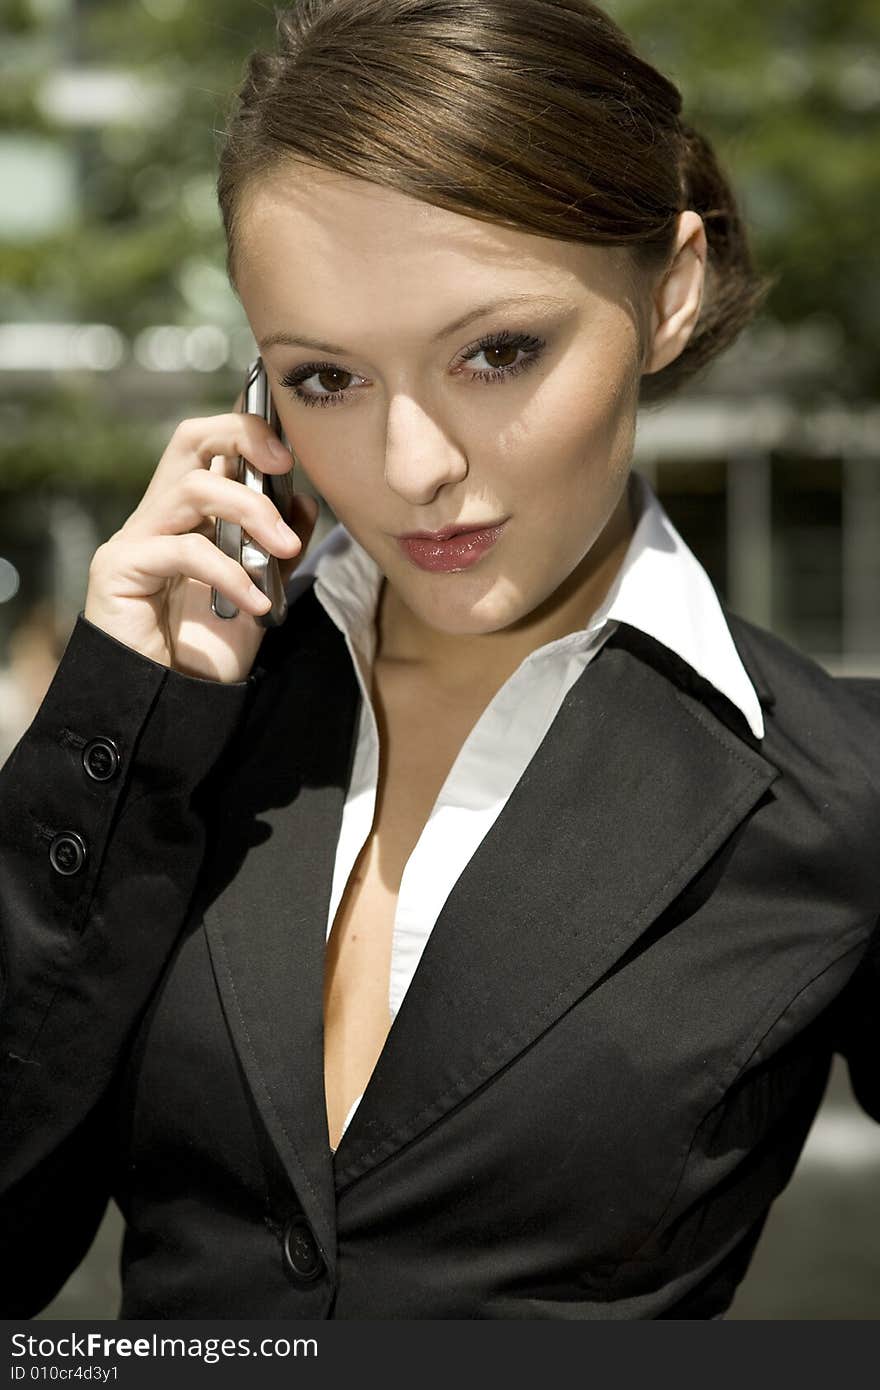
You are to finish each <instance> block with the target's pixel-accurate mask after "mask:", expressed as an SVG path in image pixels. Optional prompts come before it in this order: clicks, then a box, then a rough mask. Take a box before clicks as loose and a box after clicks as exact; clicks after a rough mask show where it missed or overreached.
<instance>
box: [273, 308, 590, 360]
mask: <svg viewBox="0 0 880 1390" xmlns="http://www.w3.org/2000/svg"><path fill="white" fill-rule="evenodd" d="M512 304H547V305H550V306H556V307H559V306H564V305H567V304H568V300H566V299H560V298H558V296H556V295H546V294H512V295H507V296H506V297H505V298H504V299H491V300H488V301H487V302H486V303H484V304H478V305H477V306H476V308H475V309H469V310H468V312H467V313H466V314H462V316H461V318H458V319H456V320H455V321H454V322H453V323H448V324H447V325H446V327H445V328H441V329H440V332H439V333H435V334H434V337H433V338H432V339H431V341H432V342H434V343H439V342H441V341H442V340H443V339H444V338H448V337H449V335H450V334H451V333H456V332H458V330H459V329H461V328H466V327H467V325H468V324H469V323H473V321H474V319H481V318H483V317H484V316H485V315H486V314H491V313H492V312H493V311H494V310H495V309H503V308H507V307H509V306H510V305H512ZM276 344H283V345H284V346H285V347H305V348H311V349H312V350H313V351H315V352H332V353H333V354H334V355H335V356H337V357H344V356H345V355H346V354H347V353H349V352H351V348H345V347H339V345H338V344H336V343H324V342H321V341H319V340H318V339H317V338H300V337H298V336H297V335H295V334H293V333H285V332H279V333H270V334H269V335H268V336H267V337H265V338H262V339H261V340H260V343H259V348H260V352H266V351H268V349H269V348H270V347H275V346H276Z"/></svg>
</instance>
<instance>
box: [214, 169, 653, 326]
mask: <svg viewBox="0 0 880 1390" xmlns="http://www.w3.org/2000/svg"><path fill="white" fill-rule="evenodd" d="M628 262H629V258H628V257H627V256H626V255H625V253H624V249H623V248H619V247H607V246H595V245H586V244H583V243H579V242H570V241H562V240H559V239H556V238H550V237H544V236H538V235H535V234H533V233H531V232H526V231H523V230H521V229H520V228H513V227H505V226H499V225H497V224H495V223H491V222H484V221H481V220H480V219H478V218H475V217H469V216H465V215H463V214H461V213H457V212H452V211H450V210H449V209H447V208H441V207H436V206H434V205H433V204H429V203H425V202H422V201H420V200H419V199H416V198H412V197H409V196H407V195H406V194H404V193H400V192H398V191H397V190H396V189H393V188H386V187H383V186H380V185H378V184H374V183H369V182H368V181H366V180H364V179H357V178H352V177H351V176H349V175H346V174H339V173H334V172H333V171H331V170H321V169H313V168H308V167H305V166H302V165H293V164H291V165H290V166H289V167H286V168H281V169H278V170H276V171H275V172H274V173H272V174H271V175H269V176H267V177H265V178H263V179H262V180H261V181H260V182H259V183H255V184H253V185H252V186H250V187H249V188H248V189H246V191H245V193H244V195H243V198H242V203H241V209H240V214H239V220H238V234H237V245H236V279H237V282H238V285H239V288H240V290H241V293H242V295H243V297H244V296H245V295H246V294H247V292H248V290H249V289H250V290H251V291H252V292H255V293H258V294H261V293H265V292H266V291H267V288H268V286H269V285H275V286H276V288H277V286H278V284H279V282H280V281H281V280H283V281H284V282H285V283H286V285H287V286H289V287H290V288H291V289H294V288H295V290H296V293H297V297H300V296H303V295H304V296H306V297H308V298H312V297H314V296H315V295H316V294H319V293H322V292H326V290H327V289H328V287H329V286H330V285H334V286H336V287H338V286H339V285H343V286H345V287H346V288H347V289H350V290H352V291H357V292H362V291H365V290H366V289H368V288H369V287H370V286H372V287H375V288H378V289H380V290H381V291H382V292H383V293H385V294H389V293H390V292H391V291H392V290H393V291H394V292H395V294H396V295H397V296H401V295H405V294H413V293H415V294H418V295H419V296H420V297H421V296H426V297H439V298H442V299H445V298H446V297H447V296H448V294H449V292H450V291H451V290H455V291H456V294H457V295H464V296H465V297H469V296H473V295H479V296H480V297H482V298H486V297H488V295H487V290H488V291H489V293H492V292H494V291H496V290H497V291H498V292H499V293H502V292H504V291H505V290H512V291H517V290H523V289H528V290H534V291H536V292H539V291H540V292H546V293H553V294H560V295H567V296H568V297H569V298H571V299H573V300H574V299H583V298H584V297H588V296H589V295H590V294H598V295H601V296H602V297H607V296H609V295H611V296H613V297H617V295H618V294H619V293H620V290H621V287H622V284H623V283H624V282H626V281H627V280H628V271H629V264H628Z"/></svg>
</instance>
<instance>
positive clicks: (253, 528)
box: [83, 395, 318, 683]
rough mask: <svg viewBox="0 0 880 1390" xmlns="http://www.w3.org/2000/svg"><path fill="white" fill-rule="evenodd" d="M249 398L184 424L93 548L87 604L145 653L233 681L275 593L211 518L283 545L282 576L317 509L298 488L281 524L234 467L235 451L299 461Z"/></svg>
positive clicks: (263, 461) (268, 464) (272, 467)
mask: <svg viewBox="0 0 880 1390" xmlns="http://www.w3.org/2000/svg"><path fill="white" fill-rule="evenodd" d="M242 402H243V396H241V395H240V396H239V398H238V401H237V402H236V406H235V412H234V413H231V414H228V415H211V416H206V417H204V418H199V419H191V420H183V421H182V422H181V423H180V424H179V425H178V426H177V429H176V430H175V431H174V434H173V435H172V436H171V440H170V442H169V444H168V447H167V449H166V450H165V452H164V454H163V455H162V457H161V459H160V460H159V463H158V466H157V468H156V471H155V473H154V474H153V476H152V478H151V480H150V483H149V486H148V487H147V490H146V492H145V493H144V495H143V497H142V498H141V501H140V503H139V504H138V506H137V508H136V509H135V510H134V511H133V512H132V514H131V516H130V517H129V518H128V520H127V521H126V522H125V523H124V525H123V526H122V527H121V528H120V529H119V530H118V531H116V532H115V533H114V534H113V535H112V536H111V537H110V538H109V540H107V541H105V542H104V543H103V545H100V546H98V549H97V550H96V551H95V554H94V555H93V557H92V562H91V565H90V566H89V582H88V589H87V592H86V602H85V607H84V609H83V613H84V616H85V617H86V618H87V619H88V620H89V622H91V623H94V624H95V626H96V627H100V628H102V629H103V630H104V631H105V632H107V633H109V634H110V636H111V637H115V638H116V639H117V640H118V641H120V642H123V643H125V645H126V646H128V647H132V648H133V649H134V650H135V651H138V652H140V653H141V654H142V655H143V656H147V657H150V658H151V660H153V661H158V662H161V664H162V665H163V666H168V667H169V668H171V669H173V670H175V671H181V672H182V673H183V674H184V675H190V676H202V677H204V678H206V679H208V680H216V681H222V682H227V683H228V682H233V681H243V680H246V679H247V677H248V675H249V674H250V671H251V668H252V666H253V663H254V658H255V657H256V655H257V652H258V650H259V647H260V643H261V642H262V640H263V637H264V636H265V633H266V632H267V630H268V629H267V628H265V627H264V626H263V625H262V623H258V622H257V621H256V617H255V615H256V614H258V613H265V612H267V611H268V609H269V607H270V604H269V599H268V598H267V597H266V595H265V594H263V593H262V592H261V591H260V590H259V589H258V588H256V586H255V585H253V584H252V583H251V580H250V578H249V577H248V575H247V573H246V571H245V570H244V568H243V567H242V566H241V565H240V564H239V563H238V561H237V560H234V559H232V558H231V557H230V556H228V555H224V554H223V552H222V551H221V550H219V549H218V547H217V546H216V545H215V544H214V540H213V537H214V524H215V519H216V518H217V517H218V516H220V517H223V518H224V519H225V520H227V521H232V522H238V523H239V524H240V525H241V526H242V528H243V529H244V530H245V531H247V533H248V534H249V535H250V536H252V537H253V538H254V540H255V541H256V542H257V543H258V544H259V545H261V546H262V547H263V548H264V549H265V550H267V551H269V552H270V553H271V554H273V555H275V556H276V557H277V558H278V561H279V569H280V572H281V579H282V582H283V583H286V582H287V580H288V579H289V578H290V575H291V574H292V573H293V571H294V570H295V568H296V566H297V564H298V563H299V560H300V558H301V556H302V554H303V552H304V551H305V549H306V547H307V546H308V543H309V541H310V539H311V536H312V532H313V531H314V527H315V522H316V520H317V516H318V505H317V502H316V501H315V499H314V498H313V497H311V496H310V495H308V494H305V493H296V494H294V499H293V504H292V509H291V515H290V517H289V518H288V520H289V521H290V522H291V523H292V526H293V530H287V532H286V534H285V535H282V534H280V533H279V531H278V530H277V525H278V522H279V521H281V520H282V518H281V517H280V515H279V512H278V509H277V508H276V506H275V504H274V502H272V500H271V499H270V498H269V497H266V496H264V495H261V494H259V493H256V492H254V490H253V489H252V488H249V487H247V486H246V484H244V483H240V482H238V481H237V480H236V478H235V477H234V476H232V475H233V473H234V470H235V465H236V461H237V459H238V455H239V454H241V455H243V457H244V458H246V459H247V460H248V461H249V462H250V463H252V464H253V465H254V467H256V468H259V469H260V471H261V472H262V473H285V472H287V470H288V469H289V468H291V467H292V466H293V458H292V455H291V454H290V453H289V452H288V450H287V449H286V448H285V447H284V445H283V444H282V443H281V442H280V441H279V440H278V439H277V437H276V436H275V434H274V433H273V431H272V429H271V428H270V426H269V425H268V424H267V423H266V421H265V420H263V419H262V418H261V417H260V416H259V415H251V414H243V413H241V405H242ZM276 445H277V449H276V448H275V446H276ZM212 588H216V589H217V590H218V592H219V593H221V594H223V595H224V596H225V597H226V598H228V599H230V600H231V602H232V603H234V604H235V605H236V606H237V608H238V610H239V612H238V615H237V616H236V617H235V618H218V617H217V616H216V614H215V613H214V612H213V611H212V609H211V589H212Z"/></svg>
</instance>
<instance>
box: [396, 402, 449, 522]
mask: <svg viewBox="0 0 880 1390" xmlns="http://www.w3.org/2000/svg"><path fill="white" fill-rule="evenodd" d="M467 471H468V464H467V456H466V455H465V453H464V451H463V450H462V448H461V447H460V446H459V445H458V444H457V443H456V442H455V441H454V440H453V439H452V438H450V436H449V434H448V433H447V431H446V430H445V429H444V427H443V425H442V424H441V423H440V422H439V421H437V420H435V419H433V418H432V416H431V415H430V413H429V412H428V411H427V410H425V409H423V407H422V406H420V405H419V404H418V402H417V401H415V400H413V399H412V397H409V396H403V395H398V396H396V397H395V398H394V400H393V401H392V402H391V407H390V409H389V411H388V425H387V431H386V440H385V481H386V483H387V484H388V486H389V487H390V488H391V489H393V491H394V492H396V493H399V495H400V496H401V497H403V498H405V499H406V501H407V502H412V503H413V504H414V505H416V506H419V505H423V504H425V503H427V502H430V501H431V500H432V499H433V498H434V496H435V495H436V493H437V492H438V491H439V490H440V488H441V487H443V486H444V485H445V484H447V483H457V482H460V481H461V480H462V478H466V477H467Z"/></svg>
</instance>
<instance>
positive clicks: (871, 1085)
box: [835, 922, 880, 1123]
mask: <svg viewBox="0 0 880 1390" xmlns="http://www.w3.org/2000/svg"><path fill="white" fill-rule="evenodd" d="M839 1005H840V1007H839V1008H838V1010H837V1020H838V1021H837V1030H836V1035H835V1050H836V1051H837V1052H839V1053H840V1054H841V1055H842V1056H843V1057H844V1058H845V1059H846V1063H847V1067H848V1068H849V1079H850V1084H851V1085H852V1089H853V1095H854V1096H855V1098H856V1100H857V1101H858V1103H859V1105H861V1107H862V1109H863V1110H865V1111H866V1113H867V1114H868V1115H870V1116H871V1118H872V1119H874V1120H877V1122H878V1123H880V922H878V924H877V926H876V927H875V928H874V933H873V936H872V938H871V942H870V945H869V947H868V950H867V952H866V953H865V956H864V958H863V960H862V962H861V964H860V965H859V967H858V969H857V971H856V973H855V975H854V977H853V979H852V980H851V981H850V982H849V984H848V985H847V987H846V990H845V991H844V993H843V995H842V996H841V998H840V1001H839Z"/></svg>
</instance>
